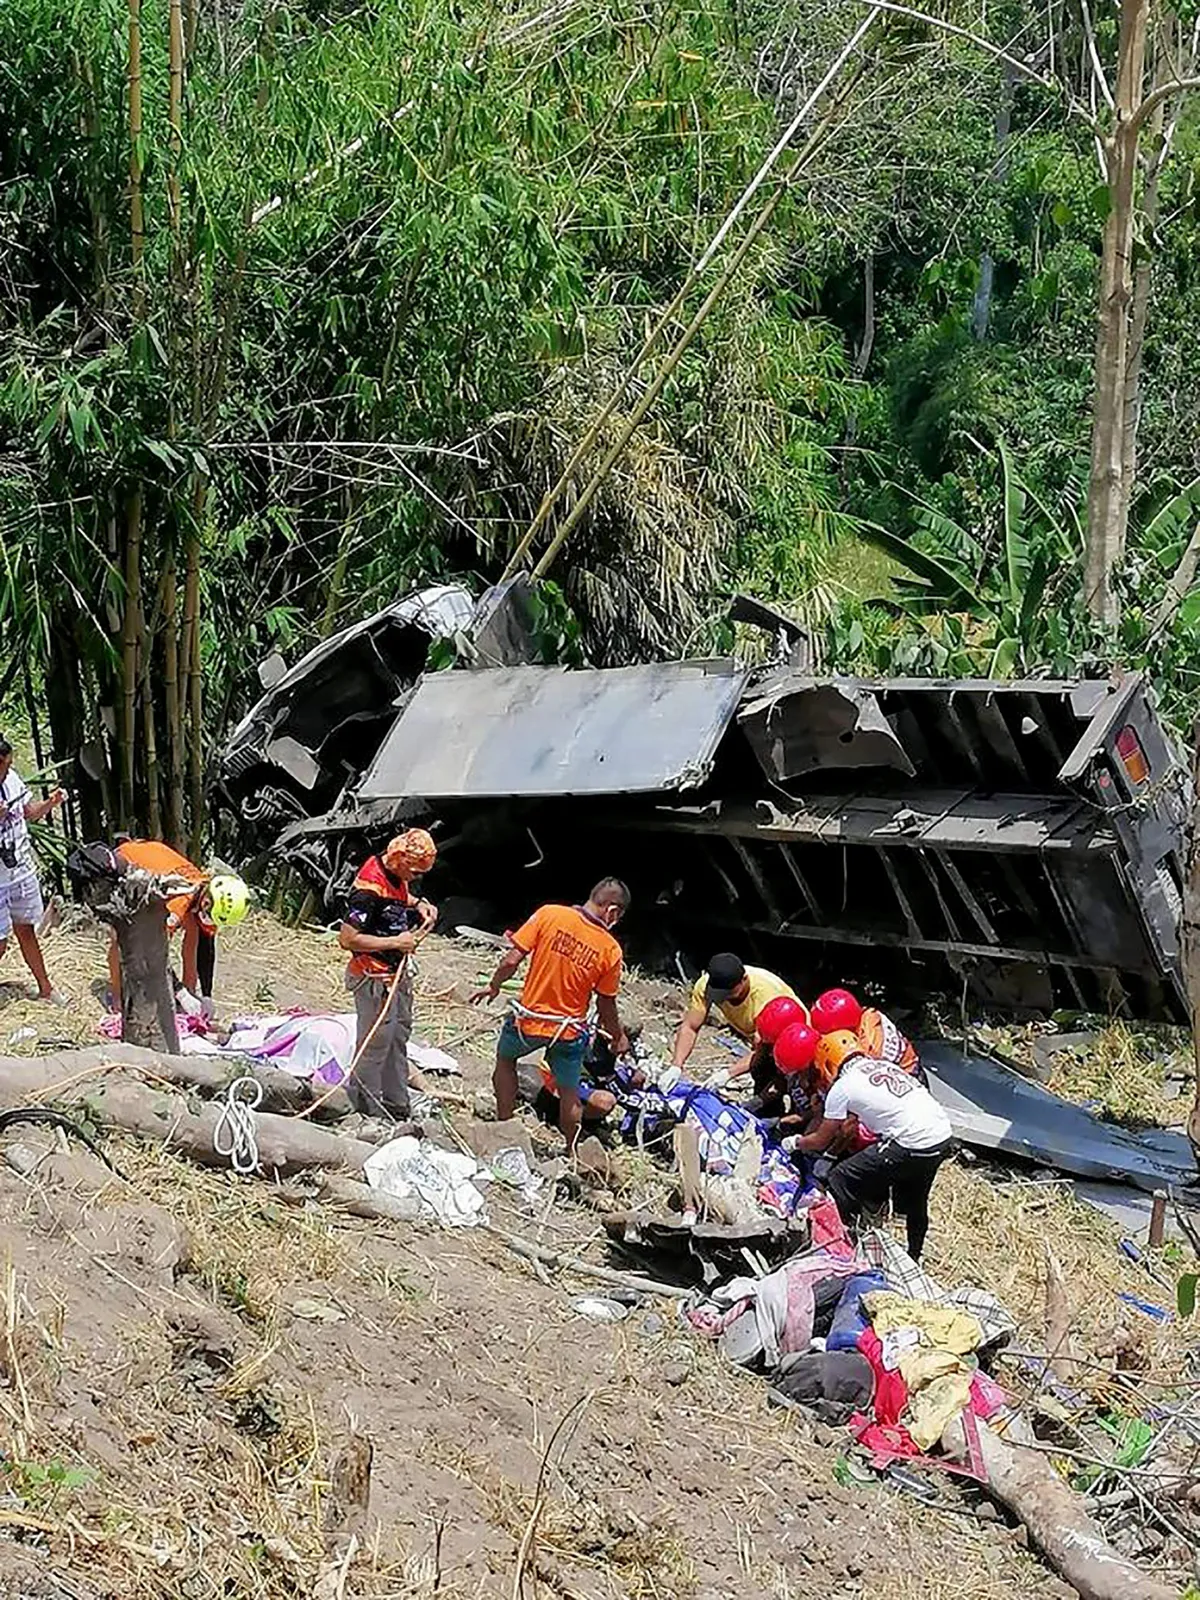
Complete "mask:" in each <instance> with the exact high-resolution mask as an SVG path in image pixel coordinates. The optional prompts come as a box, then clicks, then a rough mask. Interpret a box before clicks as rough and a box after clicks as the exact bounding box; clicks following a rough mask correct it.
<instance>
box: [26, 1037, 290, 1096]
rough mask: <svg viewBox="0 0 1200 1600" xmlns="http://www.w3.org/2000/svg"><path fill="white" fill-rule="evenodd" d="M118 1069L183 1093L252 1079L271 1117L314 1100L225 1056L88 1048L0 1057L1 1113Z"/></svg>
mask: <svg viewBox="0 0 1200 1600" xmlns="http://www.w3.org/2000/svg"><path fill="white" fill-rule="evenodd" d="M114 1065H116V1066H120V1067H129V1068H131V1069H132V1070H133V1071H134V1072H136V1071H137V1070H138V1069H139V1068H141V1069H143V1070H144V1071H145V1072H147V1073H149V1074H151V1075H152V1076H154V1077H156V1078H165V1079H166V1080H167V1082H168V1083H172V1084H177V1085H178V1086H179V1087H180V1088H185V1089H198V1090H199V1091H200V1092H201V1094H209V1095H217V1094H223V1093H224V1091H225V1090H226V1089H227V1088H228V1087H229V1085H230V1084H231V1083H232V1082H233V1081H234V1079H236V1078H242V1077H250V1078H253V1079H254V1080H255V1082H256V1083H258V1084H261V1086H262V1091H263V1101H262V1103H263V1106H264V1107H265V1108H266V1109H267V1110H268V1111H300V1110H302V1109H303V1108H304V1107H305V1106H306V1105H309V1104H310V1103H311V1100H312V1094H311V1091H310V1089H309V1087H308V1085H307V1084H306V1083H304V1082H303V1081H302V1080H300V1079H297V1078H293V1077H292V1076H291V1075H290V1073H287V1072H280V1071H278V1070H277V1069H275V1068H272V1067H261V1066H257V1065H254V1066H251V1065H249V1064H246V1063H243V1062H239V1061H235V1060H233V1059H232V1058H229V1059H227V1058H225V1057H221V1056H184V1055H164V1054H162V1053H161V1052H159V1051H157V1050H147V1049H145V1048H144V1047H143V1046H141V1045H133V1044H121V1043H113V1044H103V1045H89V1046H87V1047H86V1048H84V1049H82V1050H64V1051H61V1052H59V1053H57V1054H55V1055H50V1056H0V1107H7V1106H16V1105H19V1104H21V1102H22V1101H28V1100H30V1099H43V1100H44V1099H52V1098H54V1096H55V1094H56V1092H57V1091H58V1090H59V1089H60V1088H61V1087H62V1086H63V1085H64V1084H71V1083H73V1082H84V1081H86V1080H88V1079H89V1078H91V1079H94V1078H97V1077H99V1076H101V1075H102V1074H104V1073H106V1072H108V1071H111V1069H112V1068H113V1067H114Z"/></svg>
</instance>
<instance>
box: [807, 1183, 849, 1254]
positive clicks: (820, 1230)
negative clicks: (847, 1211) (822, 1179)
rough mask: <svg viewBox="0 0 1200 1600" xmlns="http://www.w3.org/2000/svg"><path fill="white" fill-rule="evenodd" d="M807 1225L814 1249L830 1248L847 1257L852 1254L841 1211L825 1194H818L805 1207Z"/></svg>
mask: <svg viewBox="0 0 1200 1600" xmlns="http://www.w3.org/2000/svg"><path fill="white" fill-rule="evenodd" d="M806 1215H807V1217H808V1225H809V1227H810V1228H811V1230H812V1246H813V1249H814V1250H832V1251H833V1252H834V1253H835V1254H836V1255H840V1256H845V1257H847V1258H849V1257H852V1256H853V1255H854V1246H853V1244H852V1243H851V1242H850V1235H849V1234H848V1233H847V1232H846V1225H845V1223H844V1222H843V1221H842V1217H841V1213H840V1212H839V1210H838V1208H837V1207H836V1206H835V1205H834V1203H833V1201H832V1200H831V1199H830V1198H829V1196H828V1195H827V1194H823V1195H820V1196H819V1197H818V1198H817V1199H816V1200H814V1201H813V1203H812V1204H811V1205H810V1206H809V1207H808V1208H807V1211H806Z"/></svg>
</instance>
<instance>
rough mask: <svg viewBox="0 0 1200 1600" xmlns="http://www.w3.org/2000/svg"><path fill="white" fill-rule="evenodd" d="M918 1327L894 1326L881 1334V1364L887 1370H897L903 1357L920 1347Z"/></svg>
mask: <svg viewBox="0 0 1200 1600" xmlns="http://www.w3.org/2000/svg"><path fill="white" fill-rule="evenodd" d="M920 1346H921V1330H920V1328H894V1329H893V1330H892V1331H891V1332H890V1333H885V1334H884V1336H883V1364H884V1366H885V1367H886V1368H887V1369H888V1371H889V1372H898V1371H899V1370H900V1363H901V1360H902V1359H903V1357H905V1356H906V1355H908V1354H910V1352H912V1351H914V1350H918V1349H920Z"/></svg>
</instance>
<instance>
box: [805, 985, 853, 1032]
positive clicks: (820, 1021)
mask: <svg viewBox="0 0 1200 1600" xmlns="http://www.w3.org/2000/svg"><path fill="white" fill-rule="evenodd" d="M862 1014H863V1008H862V1006H861V1005H860V1004H859V1003H858V1001H857V1000H856V999H855V998H854V996H853V995H852V994H851V993H850V991H849V989H826V991H825V993H824V994H823V995H821V997H820V999H818V1000H814V1001H813V1008H812V1025H813V1027H814V1028H815V1029H816V1030H817V1032H818V1033H840V1032H841V1031H842V1029H846V1030H847V1031H848V1032H850V1033H857V1032H858V1025H859V1023H860V1022H861V1021H862Z"/></svg>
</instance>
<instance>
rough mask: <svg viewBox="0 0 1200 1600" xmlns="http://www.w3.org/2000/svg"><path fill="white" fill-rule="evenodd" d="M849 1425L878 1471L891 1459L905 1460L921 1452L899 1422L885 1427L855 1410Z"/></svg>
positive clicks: (889, 1462) (891, 1460)
mask: <svg viewBox="0 0 1200 1600" xmlns="http://www.w3.org/2000/svg"><path fill="white" fill-rule="evenodd" d="M849 1426H850V1432H851V1433H852V1434H853V1435H854V1438H855V1441H856V1443H858V1444H860V1445H862V1447H863V1449H864V1450H865V1451H866V1452H867V1454H868V1455H869V1456H870V1457H871V1465H872V1466H873V1467H876V1468H878V1469H879V1471H882V1470H883V1468H884V1467H890V1466H891V1464H892V1462H893V1461H907V1460H909V1459H910V1458H912V1457H913V1456H919V1455H920V1454H921V1452H920V1450H919V1449H918V1448H917V1445H916V1442H915V1441H914V1439H913V1437H912V1435H911V1434H910V1433H909V1431H908V1429H907V1428H902V1427H901V1426H900V1424H899V1423H897V1424H896V1425H895V1427H891V1428H885V1427H883V1426H881V1424H880V1423H878V1422H872V1421H871V1419H870V1417H864V1416H863V1414H862V1412H861V1411H856V1412H855V1414H854V1415H853V1416H852V1417H851V1418H850V1424H849Z"/></svg>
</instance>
